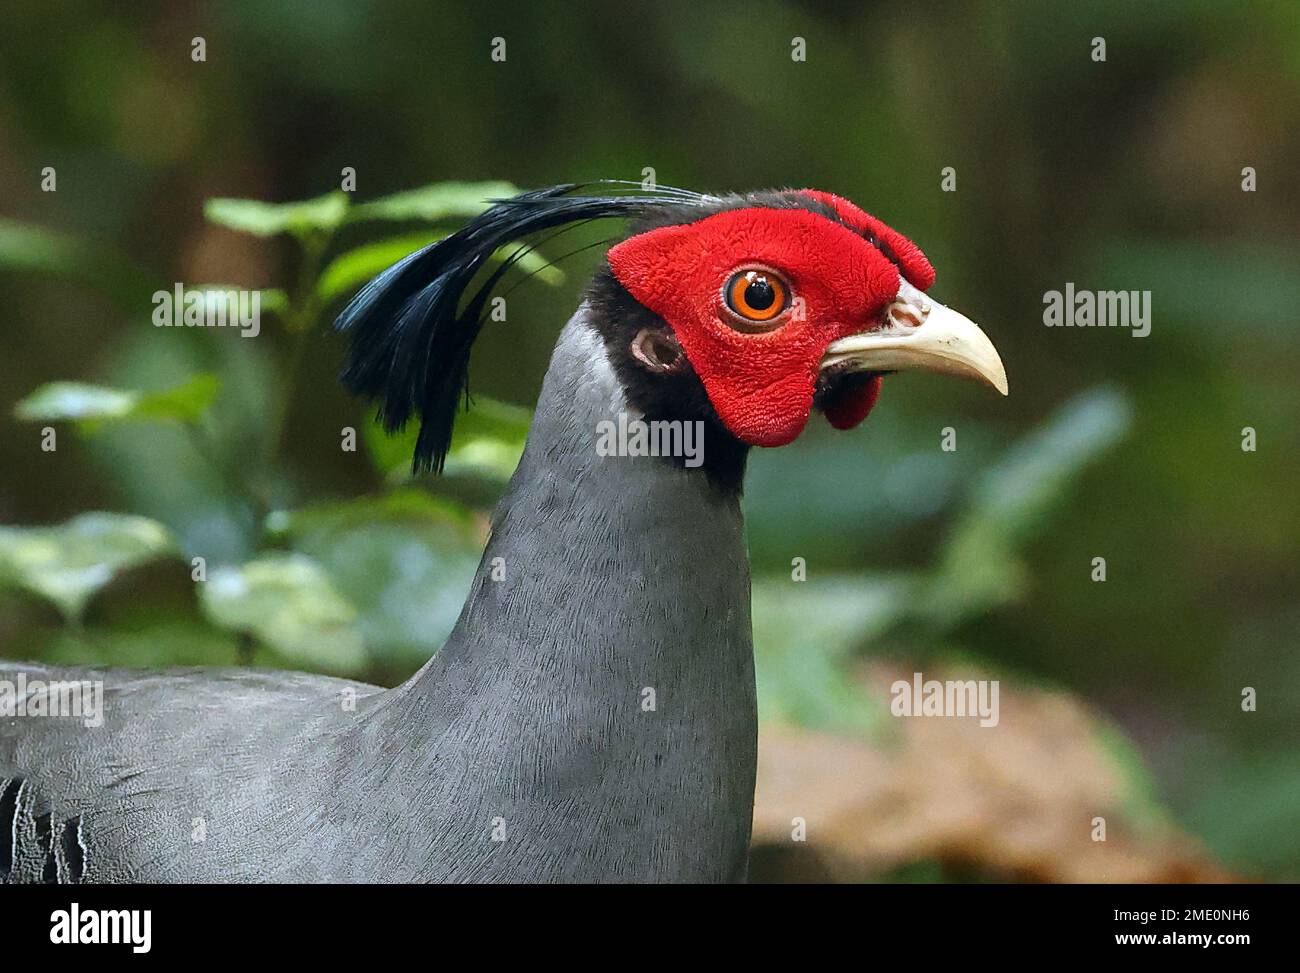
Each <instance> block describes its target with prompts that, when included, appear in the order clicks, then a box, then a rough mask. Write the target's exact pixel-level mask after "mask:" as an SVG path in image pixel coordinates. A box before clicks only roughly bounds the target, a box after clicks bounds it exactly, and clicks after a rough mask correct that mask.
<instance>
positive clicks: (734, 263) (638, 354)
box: [338, 184, 1007, 468]
mask: <svg viewBox="0 0 1300 973" xmlns="http://www.w3.org/2000/svg"><path fill="white" fill-rule="evenodd" d="M595 185H597V186H602V187H604V186H606V185H607V184H595ZM586 188H588V187H580V186H573V185H569V186H557V187H553V188H550V189H545V190H539V191H537V192H533V193H525V194H523V195H521V196H517V197H514V198H513V199H509V200H500V201H498V202H497V203H496V204H495V205H494V206H493V207H492V208H490V209H489V210H487V211H486V212H485V213H484V214H482V215H481V216H479V217H477V218H476V219H475V220H473V221H472V222H471V223H470V224H468V225H467V226H466V227H465V228H464V229H462V230H460V231H459V232H458V233H456V234H453V235H452V236H450V237H447V238H445V239H444V240H441V241H439V242H437V243H435V244H432V245H431V246H429V247H427V248H425V249H424V250H421V251H418V252H416V253H414V254H412V255H411V256H409V257H407V258H406V259H405V260H403V261H401V262H399V263H398V264H396V265H395V266H394V267H391V268H389V269H388V270H387V271H385V272H384V273H382V274H380V275H379V276H378V277H377V278H375V280H374V281H372V282H371V283H370V285H368V286H367V288H365V289H364V290H362V291H361V292H360V293H359V294H358V295H357V296H356V297H355V298H354V299H353V301H352V302H351V303H350V304H349V305H348V307H347V308H345V309H344V311H343V312H342V314H341V315H340V317H339V321H338V327H339V328H340V329H341V330H349V331H351V332H352V335H353V338H352V354H351V358H350V361H349V363H348V366H347V368H346V369H345V371H344V375H343V378H344V381H345V383H346V384H347V385H349V386H350V387H351V388H352V389H353V390H354V391H356V392H359V393H361V394H363V395H369V396H371V397H374V398H377V399H378V400H379V403H380V414H381V416H382V418H383V419H384V421H385V423H386V424H387V425H388V426H389V427H390V428H396V427H398V426H401V425H403V424H404V423H405V422H406V421H407V420H408V419H409V418H410V417H411V416H412V415H413V414H418V415H419V416H420V419H421V434H420V438H419V443H418V445H417V451H416V458H415V463H416V466H417V468H418V467H420V466H432V467H434V468H438V467H440V466H441V462H442V457H443V456H444V455H445V453H446V450H447V448H448V446H449V445H450V437H451V423H452V417H453V415H454V412H455V409H456V407H457V405H458V404H459V400H460V398H461V397H462V395H463V394H464V392H465V388H466V381H467V366H468V356H469V348H470V345H471V344H472V342H473V340H474V337H475V336H476V335H477V333H478V330H479V328H480V327H481V325H482V322H483V317H484V313H483V312H484V309H485V307H486V304H487V301H488V298H489V295H490V293H491V291H492V288H493V287H494V286H495V285H496V283H497V282H498V281H499V279H500V277H501V276H502V275H503V274H504V273H505V271H506V270H507V269H508V268H509V266H510V265H511V264H512V263H513V262H514V259H515V258H511V259H509V260H506V261H505V262H504V263H503V264H502V265H500V266H499V267H498V268H497V269H496V270H495V271H493V272H491V273H485V274H480V273H479V271H480V270H481V269H482V268H483V266H484V265H485V263H486V262H487V261H488V259H489V258H490V257H491V256H492V254H493V253H495V252H497V251H498V250H499V248H500V247H502V246H503V245H505V244H508V243H510V242H513V241H519V240H523V239H527V238H530V237H531V236H532V235H534V234H538V233H540V232H542V231H546V230H554V229H557V228H563V227H566V226H567V225H571V224H574V223H577V222H586V221H589V220H592V219H598V218H605V217H623V218H627V219H628V220H629V221H630V223H629V228H628V232H627V235H626V236H625V237H624V238H623V239H621V240H620V241H619V242H617V243H616V244H615V245H614V246H613V247H611V248H610V250H609V251H608V254H607V260H606V263H605V265H604V266H603V267H602V268H601V270H600V272H598V274H597V276H596V279H595V280H594V282H593V284H592V287H591V289H590V291H589V294H588V301H589V303H590V304H591V305H592V306H593V308H594V309H595V311H596V312H597V313H596V314H595V318H596V322H597V327H598V328H599V329H600V330H601V332H602V334H603V336H604V338H605V341H606V345H607V348H608V350H609V352H610V354H611V358H612V359H613V360H614V362H615V365H616V366H617V367H618V369H619V372H620V374H621V375H622V376H623V377H624V379H625V384H627V385H628V386H629V393H630V397H631V398H632V400H633V403H634V404H635V405H637V406H638V407H639V408H640V409H641V411H642V412H644V413H646V414H648V415H651V416H652V417H654V418H706V419H708V420H710V421H711V422H713V423H714V424H716V425H718V426H720V427H721V428H722V429H724V430H725V431H726V434H728V435H729V436H730V437H734V439H735V440H736V441H737V442H738V443H740V444H744V445H747V446H769V447H770V446H782V445H785V444H787V443H789V442H791V441H792V440H794V439H795V438H796V437H797V436H798V435H799V433H800V432H801V431H802V430H803V428H804V426H805V425H806V424H807V422H808V419H809V417H810V415H811V413H812V411H813V410H814V409H815V408H816V409H820V411H822V412H823V413H824V414H825V415H826V417H827V419H828V420H829V421H830V423H831V425H833V426H835V427H836V428H839V429H848V428H851V427H853V426H856V425H857V424H858V423H860V422H861V421H862V420H863V419H865V418H866V416H867V414H868V412H870V410H871V408H872V407H873V405H874V404H875V402H876V399H877V396H878V394H879V391H880V384H881V378H882V377H883V376H884V375H886V374H889V373H891V372H897V371H901V370H904V369H925V370H930V371H936V372H944V373H949V374H956V375H963V376H967V377H971V378H975V379H978V380H981V381H984V382H986V383H988V384H990V385H992V386H993V387H994V388H996V389H997V390H998V391H1000V392H1002V393H1003V394H1004V395H1005V394H1006V392H1007V380H1006V373H1005V371H1004V369H1003V366H1002V362H1001V360H1000V358H999V357H998V353H997V351H996V350H995V349H994V347H993V344H992V343H991V342H990V341H989V339H988V338H987V337H986V336H985V335H984V333H983V332H982V331H981V330H980V329H979V328H978V327H977V326H976V325H975V324H974V323H973V322H971V321H970V320H968V319H967V318H965V317H964V316H962V315H961V314H959V313H957V312H956V311H953V310H951V309H949V308H947V307H945V306H944V305H942V304H940V303H938V302H937V301H936V300H934V299H933V298H931V297H930V296H929V295H928V294H927V293H926V291H927V290H928V289H929V288H930V286H931V285H932V284H933V283H934V269H933V268H932V267H931V266H930V263H929V261H928V260H927V259H926V258H925V255H924V254H923V253H922V252H921V250H920V248H919V247H917V246H916V244H914V243H913V242H912V241H911V240H909V239H907V238H906V237H905V236H903V235H902V234H901V233H899V232H898V231H896V230H894V229H892V228H891V227H889V226H887V225H886V224H884V223H883V222H881V221H880V220H879V219H877V218H875V217H874V216H871V215H870V214H868V213H866V212H864V211H863V210H862V209H860V208H859V207H857V206H856V205H854V204H853V203H851V202H849V201H848V200H846V199H843V198H841V197H839V196H835V195H832V194H830V193H826V192H821V191H817V190H784V191H772V192H761V193H752V194H745V195H730V196H705V195H700V194H696V193H690V192H687V191H684V190H675V189H661V190H657V191H655V192H652V193H646V192H639V191H637V192H606V193H604V194H601V195H593V194H590V193H585V192H582V190H584V189H586ZM520 253H522V250H520V251H517V253H516V257H517V256H518V255H519V254H520ZM476 278H479V280H478V281H477V282H476V280H475V279H476Z"/></svg>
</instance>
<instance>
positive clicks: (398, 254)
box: [316, 232, 564, 302]
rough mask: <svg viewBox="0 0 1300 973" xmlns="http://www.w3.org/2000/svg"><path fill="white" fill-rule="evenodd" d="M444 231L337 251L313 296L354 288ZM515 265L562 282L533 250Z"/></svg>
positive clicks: (505, 250)
mask: <svg viewBox="0 0 1300 973" xmlns="http://www.w3.org/2000/svg"><path fill="white" fill-rule="evenodd" d="M447 235H448V234H447V233H443V232H429V233H408V234H405V235H403V236H398V237H392V238H391V239H388V240H379V241H377V242H375V243H368V244H366V245H364V246H360V247H357V248H356V249H355V250H349V251H348V252H347V253H343V254H340V255H339V256H337V257H335V258H334V259H333V260H332V261H330V264H329V266H327V267H326V268H325V270H324V272H323V273H322V274H321V276H320V280H319V281H318V282H317V284H316V296H317V297H319V298H320V299H321V300H322V301H323V302H328V301H332V300H334V298H336V297H339V296H341V295H343V294H346V293H348V292H350V291H353V290H356V289H357V287H359V286H360V285H361V284H364V283H365V282H366V281H368V280H370V279H371V278H372V277H374V276H375V275H376V274H378V273H379V272H380V271H382V270H387V269H388V268H389V267H391V266H392V265H393V264H395V263H397V262H398V261H399V260H401V259H402V258H403V257H406V256H409V255H410V254H412V253H414V252H415V251H417V250H419V249H421V248H423V247H427V246H428V245H429V244H430V243H433V242H434V241H435V240H441V239H442V238H443V237H445V236H447ZM518 249H519V245H518V244H512V245H509V246H504V247H501V248H500V249H499V250H497V251H496V253H494V254H492V260H493V261H495V262H498V263H499V262H500V261H502V260H506V259H508V258H509V257H511V256H513V255H514V254H515V252H516V251H517V250H518ZM515 263H516V265H517V266H518V267H519V268H520V269H521V270H523V271H525V272H526V273H529V274H534V275H536V277H537V279H538V280H540V281H542V282H543V283H545V284H550V285H552V286H554V285H556V284H561V283H563V282H564V271H562V270H560V268H559V267H555V266H552V265H551V264H549V263H548V262H547V260H546V258H545V257H544V256H542V254H541V253H539V252H538V251H536V250H532V249H529V250H525V251H524V252H523V253H522V254H521V255H520V256H519V257H518V259H517V260H516V261H515Z"/></svg>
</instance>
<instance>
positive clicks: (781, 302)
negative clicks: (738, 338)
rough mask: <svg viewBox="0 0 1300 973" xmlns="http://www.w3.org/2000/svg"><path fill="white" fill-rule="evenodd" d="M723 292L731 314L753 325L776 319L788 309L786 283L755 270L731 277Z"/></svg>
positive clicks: (772, 273) (766, 272) (767, 273)
mask: <svg viewBox="0 0 1300 973" xmlns="http://www.w3.org/2000/svg"><path fill="white" fill-rule="evenodd" d="M723 293H724V294H725V296H726V300H727V307H728V308H729V309H730V310H731V312H732V313H733V314H735V315H737V316H738V317H740V318H742V319H743V320H745V321H750V322H753V323H755V324H766V323H768V322H770V321H773V320H775V319H776V318H777V317H779V316H780V314H781V312H782V311H784V310H785V309H786V308H787V307H789V306H790V288H789V287H788V286H786V283H785V281H783V280H782V279H781V278H780V277H778V276H777V275H776V274H775V273H774V272H772V271H770V270H763V269H761V268H757V267H756V268H753V269H751V270H742V271H739V272H737V273H736V274H734V275H733V276H732V278H731V280H729V281H728V282H727V286H726V288H725V290H724V292H723Z"/></svg>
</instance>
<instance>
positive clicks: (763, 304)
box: [745, 277, 776, 311]
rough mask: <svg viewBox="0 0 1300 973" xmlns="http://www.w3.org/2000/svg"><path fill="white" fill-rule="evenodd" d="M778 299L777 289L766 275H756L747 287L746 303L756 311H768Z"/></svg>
mask: <svg viewBox="0 0 1300 973" xmlns="http://www.w3.org/2000/svg"><path fill="white" fill-rule="evenodd" d="M775 300H776V291H774V290H773V289H772V285H771V284H769V283H768V282H767V278H766V277H755V278H754V279H753V280H751V281H750V282H749V286H748V287H746V288H745V303H746V304H748V305H749V306H750V307H752V308H753V309H754V310H755V311H766V310H767V309H768V308H769V307H771V306H772V302H773V301H775Z"/></svg>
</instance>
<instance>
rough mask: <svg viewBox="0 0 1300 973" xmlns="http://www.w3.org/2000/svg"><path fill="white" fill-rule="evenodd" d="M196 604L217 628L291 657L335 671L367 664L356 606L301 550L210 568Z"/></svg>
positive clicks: (346, 670)
mask: <svg viewBox="0 0 1300 973" xmlns="http://www.w3.org/2000/svg"><path fill="white" fill-rule="evenodd" d="M199 605H200V607H201V608H202V609H203V613H204V614H205V615H206V616H207V618H208V620H209V621H211V622H212V623H213V624H214V625H217V626H219V627H221V628H225V629H229V630H231V631H234V632H241V633H248V634H251V635H253V636H254V637H256V638H257V639H259V640H260V641H261V642H263V643H265V644H266V645H268V646H269V647H271V648H272V649H274V650H275V651H276V652H278V653H280V654H281V655H283V656H284V657H285V658H287V659H289V660H290V661H292V662H294V663H298V664H306V665H310V666H312V667H315V668H319V669H324V670H327V671H330V672H336V673H350V672H356V671H358V670H359V669H361V668H362V667H364V665H365V663H366V653H365V650H364V649H363V648H362V644H361V635H360V633H359V632H358V631H357V629H356V628H355V622H356V620H357V613H356V609H354V608H353V607H352V605H351V604H349V603H348V602H347V601H346V600H345V599H344V598H343V596H342V595H340V594H339V593H338V592H337V591H336V590H335V588H334V586H333V585H332V584H331V583H330V580H329V577H328V575H327V574H326V573H325V571H324V570H323V569H322V568H321V566H320V565H319V564H318V563H317V562H316V561H314V560H312V559H311V558H309V557H307V556H306V555H305V554H268V555H266V556H264V557H260V558H257V559H255V560H252V561H247V562H245V563H244V564H242V565H240V566H238V567H218V568H214V569H213V570H212V571H211V572H210V573H209V575H208V580H207V581H206V582H200V583H199Z"/></svg>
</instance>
